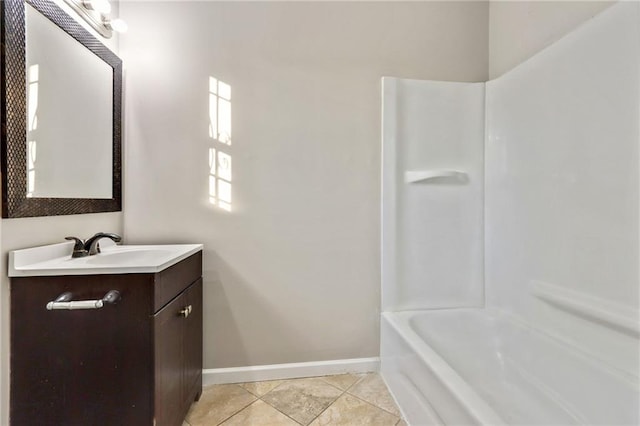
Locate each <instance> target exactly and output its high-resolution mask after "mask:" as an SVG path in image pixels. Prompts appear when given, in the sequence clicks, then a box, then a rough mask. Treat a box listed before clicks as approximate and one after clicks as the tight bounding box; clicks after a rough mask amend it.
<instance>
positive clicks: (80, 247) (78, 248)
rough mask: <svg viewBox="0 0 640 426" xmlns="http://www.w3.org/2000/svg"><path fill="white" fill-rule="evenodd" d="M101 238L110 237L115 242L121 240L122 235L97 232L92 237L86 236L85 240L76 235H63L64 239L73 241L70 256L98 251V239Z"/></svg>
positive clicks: (86, 254) (83, 255)
mask: <svg viewBox="0 0 640 426" xmlns="http://www.w3.org/2000/svg"><path fill="white" fill-rule="evenodd" d="M102 238H110V239H112V240H113V241H115V242H116V243H119V242H120V241H122V237H121V236H120V235H118V234H111V233H108V232H98V233H97V234H95V235H94V236H93V237H91V238H87V239H86V240H85V241H83V240H81V239H80V238H77V237H65V240H73V241H75V244H74V245H73V253H72V254H71V257H85V256H93V255H94V254H98V253H100V240H101V239H102Z"/></svg>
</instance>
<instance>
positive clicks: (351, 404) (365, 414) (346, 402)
mask: <svg viewBox="0 0 640 426" xmlns="http://www.w3.org/2000/svg"><path fill="white" fill-rule="evenodd" d="M398 420H399V419H398V417H396V416H394V415H393V414H391V413H389V412H387V411H384V410H382V409H380V408H378V407H374V406H373V405H371V404H369V403H366V402H364V401H362V400H361V399H358V398H356V397H355V396H351V395H349V394H348V393H345V394H344V395H342V396H341V397H340V398H338V399H337V400H336V402H334V403H333V404H331V405H330V406H329V408H327V409H326V410H325V411H324V412H323V413H322V414H320V415H319V416H318V418H316V419H315V420H314V421H313V422H312V423H311V426H360V425H375V426H394V425H395V424H396V423H397V422H398Z"/></svg>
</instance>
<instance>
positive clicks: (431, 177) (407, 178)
mask: <svg viewBox="0 0 640 426" xmlns="http://www.w3.org/2000/svg"><path fill="white" fill-rule="evenodd" d="M442 178H451V180H453V181H456V182H466V181H468V180H469V175H468V174H467V173H466V172H462V171H460V170H450V169H434V170H410V171H406V172H404V182H405V183H418V182H427V181H435V180H441V179H442Z"/></svg>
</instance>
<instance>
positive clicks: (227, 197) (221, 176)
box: [209, 77, 232, 211]
mask: <svg viewBox="0 0 640 426" xmlns="http://www.w3.org/2000/svg"><path fill="white" fill-rule="evenodd" d="M209 138H211V139H212V146H210V147H209V202H210V203H211V204H213V205H216V206H218V207H220V208H222V209H224V210H226V211H231V193H232V186H231V180H232V179H231V178H232V172H231V154H230V153H229V150H230V149H231V148H230V147H231V86H230V85H228V84H227V83H224V82H222V81H220V80H218V79H216V78H214V77H209Z"/></svg>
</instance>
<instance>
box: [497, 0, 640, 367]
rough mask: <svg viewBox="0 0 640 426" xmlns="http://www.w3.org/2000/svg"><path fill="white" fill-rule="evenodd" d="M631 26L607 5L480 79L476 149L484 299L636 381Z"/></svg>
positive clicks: (636, 95)
mask: <svg viewBox="0 0 640 426" xmlns="http://www.w3.org/2000/svg"><path fill="white" fill-rule="evenodd" d="M639 20H640V7H639V5H638V3H624V4H618V5H616V6H614V7H612V8H610V9H608V10H606V11H604V12H603V13H602V14H601V15H599V16H598V17H596V18H594V19H593V20H592V21H591V22H589V23H588V24H586V25H584V26H582V27H581V28H579V29H578V30H576V31H574V32H572V33H571V34H569V35H568V36H567V37H565V38H563V39H562V40H560V41H559V42H557V43H555V44H554V45H552V46H551V47H549V48H547V49H545V50H544V51H542V52H541V53H539V54H537V55H535V56H534V57H533V58H531V59H530V60H528V61H527V62H526V63H524V64H522V65H520V66H518V67H517V68H515V69H513V70H511V71H510V72H508V73H506V74H505V75H503V76H502V77H500V78H499V79H497V80H494V81H492V82H490V83H488V84H487V114H488V122H487V129H488V139H487V142H486V143H487V147H486V258H487V273H486V283H487V289H486V291H487V302H488V304H489V305H490V306H494V307H499V308H501V309H505V310H508V311H510V312H512V313H515V314H518V315H522V316H524V317H525V318H526V319H527V320H528V321H530V322H532V323H534V324H536V325H537V326H539V327H542V328H543V329H545V330H546V331H547V332H549V333H550V334H552V335H556V336H559V337H560V338H562V339H563V340H566V341H569V342H571V343H572V344H574V345H576V346H579V347H581V348H582V349H583V350H585V351H587V352H589V353H591V354H592V355H594V356H595V357H597V358H599V359H602V360H604V361H606V362H608V363H609V364H610V365H612V366H614V367H615V368H618V369H620V370H623V371H627V372H629V373H631V374H633V375H635V376H636V377H637V375H638V336H637V332H635V333H634V332H633V324H637V321H638V308H639V306H638V305H639V303H640V302H639V296H640V294H639V288H638V282H639V270H638V258H639V256H640V250H639V246H638V245H639V241H638V237H639V234H638V232H639V229H640V227H639V223H638V221H639V213H640V212H639V209H638V202H639V190H640V187H639V181H638V178H639V175H638V173H639V166H638V161H639V158H638V142H639V140H640V129H639V120H638V118H639V117H640V64H639V63H638V58H639V57H640V31H639V27H638V22H639ZM540 296H542V297H540ZM598 318H599V319H598ZM606 319H614V320H615V321H614V322H613V326H611V325H609V326H607V321H605V320H606ZM621 321H622V322H621ZM616 324H617V325H616ZM621 324H622V325H625V324H631V325H632V326H631V330H629V328H628V327H627V328H626V329H625V327H620V325H621ZM636 327H637V326H636Z"/></svg>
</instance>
